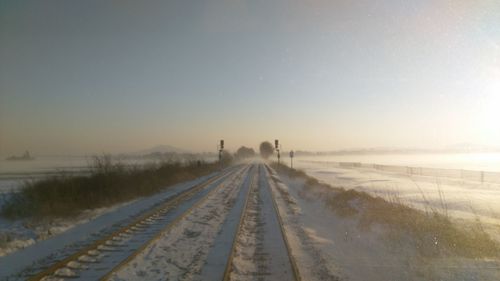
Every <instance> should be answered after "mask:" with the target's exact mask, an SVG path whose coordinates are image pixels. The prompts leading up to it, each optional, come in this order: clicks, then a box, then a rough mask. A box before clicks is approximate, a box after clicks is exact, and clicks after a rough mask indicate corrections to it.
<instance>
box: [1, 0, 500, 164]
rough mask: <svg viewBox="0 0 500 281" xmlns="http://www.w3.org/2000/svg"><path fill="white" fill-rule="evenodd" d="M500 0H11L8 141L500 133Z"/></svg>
mask: <svg viewBox="0 0 500 281" xmlns="http://www.w3.org/2000/svg"><path fill="white" fill-rule="evenodd" d="M499 14H500V4H499V2H498V1H486V0H485V1H465V0H464V1H438V2H437V1H418V3H417V2H408V1H396V0H395V1H356V2H355V3H354V2H352V1H306V2H304V1H273V2H271V3H267V2H255V1H202V2H191V1H148V2H147V3H145V2H142V1H141V2H138V1H79V2H74V1H71V2H68V1H43V2H41V1H2V2H1V3H0V42H1V44H0V60H1V61H2V64H1V66H0V154H3V155H10V154H19V153H22V152H24V151H25V150H27V149H28V150H30V151H32V152H33V153H34V154H61V153H70V154H71V153H80V154H85V153H99V152H111V153H120V152H127V151H139V150H141V149H144V148H147V147H151V146H154V145H156V144H158V143H163V144H170V145H173V146H176V147H181V148H184V149H189V150H194V151H213V150H215V145H216V141H217V140H218V139H220V138H224V139H226V143H227V147H228V148H229V149H232V150H233V151H234V150H236V149H237V148H238V147H239V146H240V145H247V146H252V147H256V146H257V144H258V143H260V141H262V140H263V139H268V140H272V139H273V138H280V140H282V143H283V144H284V145H285V147H286V148H294V149H307V150H335V149H344V148H353V147H442V146H448V145H452V144H456V143H463V142H466V143H476V144H483V145H496V144H499V143H500V123H499V122H498V120H500V113H499V112H500V111H498V108H499V106H500V95H499V93H500V44H499V42H500V24H499V18H498V15H499Z"/></svg>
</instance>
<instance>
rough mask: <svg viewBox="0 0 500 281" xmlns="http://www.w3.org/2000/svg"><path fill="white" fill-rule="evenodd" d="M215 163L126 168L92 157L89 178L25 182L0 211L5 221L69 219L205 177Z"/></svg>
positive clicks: (57, 178)
mask: <svg viewBox="0 0 500 281" xmlns="http://www.w3.org/2000/svg"><path fill="white" fill-rule="evenodd" d="M218 168H219V166H218V165H217V164H214V163H212V164H209V163H196V162H190V163H186V164H181V163H163V164H158V165H150V166H147V167H128V166H125V165H122V164H120V163H113V162H112V161H111V158H110V157H108V156H103V157H96V158H95V160H94V163H93V164H92V166H91V170H92V173H91V175H90V176H67V175H64V174H61V175H58V176H54V177H50V178H47V179H43V180H40V181H36V182H27V183H25V185H24V187H23V188H22V190H21V191H20V192H19V193H16V194H14V195H13V196H12V197H11V198H10V199H9V201H7V202H6V203H5V204H4V205H3V206H2V209H1V215H2V216H4V217H6V218H9V219H15V218H23V217H69V216H75V215H77V214H78V213H80V212H81V211H83V210H87V209H94V208H100V207H104V206H110V205H113V204H116V203H121V202H125V201H129V200H132V199H134V198H137V197H141V196H147V195H151V194H154V193H156V192H159V191H161V190H163V189H164V188H166V187H168V186H171V185H173V184H176V183H180V182H183V181H187V180H191V179H195V178H197V177H200V176H203V175H207V174H209V173H211V172H214V171H216V170H217V169H218Z"/></svg>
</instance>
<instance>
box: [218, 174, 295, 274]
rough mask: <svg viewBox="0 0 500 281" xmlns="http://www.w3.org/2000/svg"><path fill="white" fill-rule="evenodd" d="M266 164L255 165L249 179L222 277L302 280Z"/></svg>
mask: <svg viewBox="0 0 500 281" xmlns="http://www.w3.org/2000/svg"><path fill="white" fill-rule="evenodd" d="M265 167H266V166H265V165H263V164H260V165H258V167H257V169H258V172H257V173H256V174H255V175H254V179H253V180H252V184H251V186H250V190H249V195H248V197H247V201H246V203H245V207H244V211H243V212H242V214H241V218H240V223H239V227H238V229H237V234H236V235H235V239H234V240H233V243H232V250H231V254H230V256H229V258H228V260H227V263H226V268H225V270H224V275H223V278H222V280H224V281H227V280H296V281H299V280H301V278H300V274H299V271H298V268H297V265H296V263H295V261H294V259H293V257H292V255H291V249H290V245H289V243H288V241H287V238H286V234H285V230H284V226H283V221H282V219H281V217H280V214H279V210H278V208H277V206H276V203H275V200H274V198H273V194H272V192H271V187H270V185H269V182H268V179H267V176H266V173H267V171H266V168H265ZM210 280H212V279H210ZM214 280H215V279H214Z"/></svg>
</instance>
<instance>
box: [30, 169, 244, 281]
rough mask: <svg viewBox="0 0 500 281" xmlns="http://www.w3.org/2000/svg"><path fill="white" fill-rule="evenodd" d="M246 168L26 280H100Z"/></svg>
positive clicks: (188, 192) (212, 181) (189, 193)
mask: <svg viewBox="0 0 500 281" xmlns="http://www.w3.org/2000/svg"><path fill="white" fill-rule="evenodd" d="M245 169H246V167H243V168H238V169H236V168H233V169H231V170H229V171H225V172H222V173H221V174H218V175H216V176H214V177H212V178H210V179H208V180H206V181H204V182H202V183H200V184H198V185H196V186H194V187H192V188H190V189H188V190H186V191H184V192H182V193H180V194H179V195H177V196H176V197H174V198H172V199H170V200H168V201H166V202H164V203H162V204H161V205H160V206H157V207H155V208H153V209H152V210H150V211H147V212H145V213H144V214H142V215H140V216H139V217H138V218H137V219H135V220H134V221H133V222H131V223H130V224H127V225H126V226H123V227H121V228H120V229H118V230H117V231H115V232H113V233H111V234H109V235H107V236H106V237H104V238H102V239H99V240H97V241H95V242H93V243H91V244H90V245H88V246H86V247H84V248H83V249H81V250H79V251H77V252H76V253H74V254H72V255H70V256H68V257H66V258H64V259H62V260H59V261H57V262H55V263H53V264H52V265H50V266H48V267H46V268H45V269H43V270H42V271H40V272H38V273H36V274H35V275H33V276H30V277H29V278H28V280H64V279H72V280H100V279H101V280H102V279H104V278H105V277H106V276H108V275H109V273H110V272H113V271H114V270H115V268H117V266H119V265H120V264H122V263H124V262H126V261H127V260H130V259H131V258H133V256H135V255H137V253H139V252H140V251H141V250H142V249H144V248H145V247H146V246H147V245H149V244H150V243H152V241H154V240H155V239H156V238H157V237H158V236H159V235H160V234H161V233H163V232H164V231H165V230H166V229H168V228H169V227H170V226H171V225H172V224H175V222H176V221H178V220H179V219H180V218H182V217H183V216H185V214H187V213H189V211H190V210H191V209H193V208H195V207H196V206H197V205H198V204H199V202H201V201H203V200H204V199H206V198H207V197H208V196H209V195H210V194H211V193H213V192H214V190H216V189H217V188H219V187H220V186H221V185H222V184H223V183H224V182H226V181H228V180H231V179H234V178H235V177H237V176H238V175H241V174H242V173H243V172H244V171H245Z"/></svg>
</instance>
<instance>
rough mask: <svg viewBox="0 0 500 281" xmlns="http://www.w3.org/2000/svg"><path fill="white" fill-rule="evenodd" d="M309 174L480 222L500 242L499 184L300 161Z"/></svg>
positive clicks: (420, 207) (323, 179)
mask: <svg viewBox="0 0 500 281" xmlns="http://www.w3.org/2000/svg"><path fill="white" fill-rule="evenodd" d="M296 166H297V167H298V168H299V169H301V170H303V171H304V172H306V173H307V174H308V175H310V176H312V177H314V178H316V179H318V180H320V181H321V182H324V183H327V184H330V185H332V186H335V187H342V188H346V189H355V190H359V191H364V192H367V193H370V194H372V195H375V196H380V197H383V198H385V199H388V200H390V201H392V200H397V201H399V202H401V203H404V204H406V205H409V206H412V207H414V208H417V209H420V210H427V211H428V210H437V211H439V212H441V213H444V214H446V215H449V216H450V217H453V218H454V219H456V220H457V221H458V223H460V222H461V221H462V220H464V222H467V221H471V220H472V221H475V220H480V221H481V223H482V224H483V227H484V228H485V230H486V231H487V232H488V233H489V234H490V235H491V236H493V237H495V238H496V239H497V240H498V241H500V204H499V202H500V184H498V183H493V182H484V183H482V182H480V181H473V180H464V179H454V178H447V177H444V176H443V177H438V176H435V177H431V176H419V175H407V174H404V173H397V172H389V171H381V170H375V169H371V168H339V167H333V166H332V165H329V164H328V163H321V162H307V161H297V163H296Z"/></svg>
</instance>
